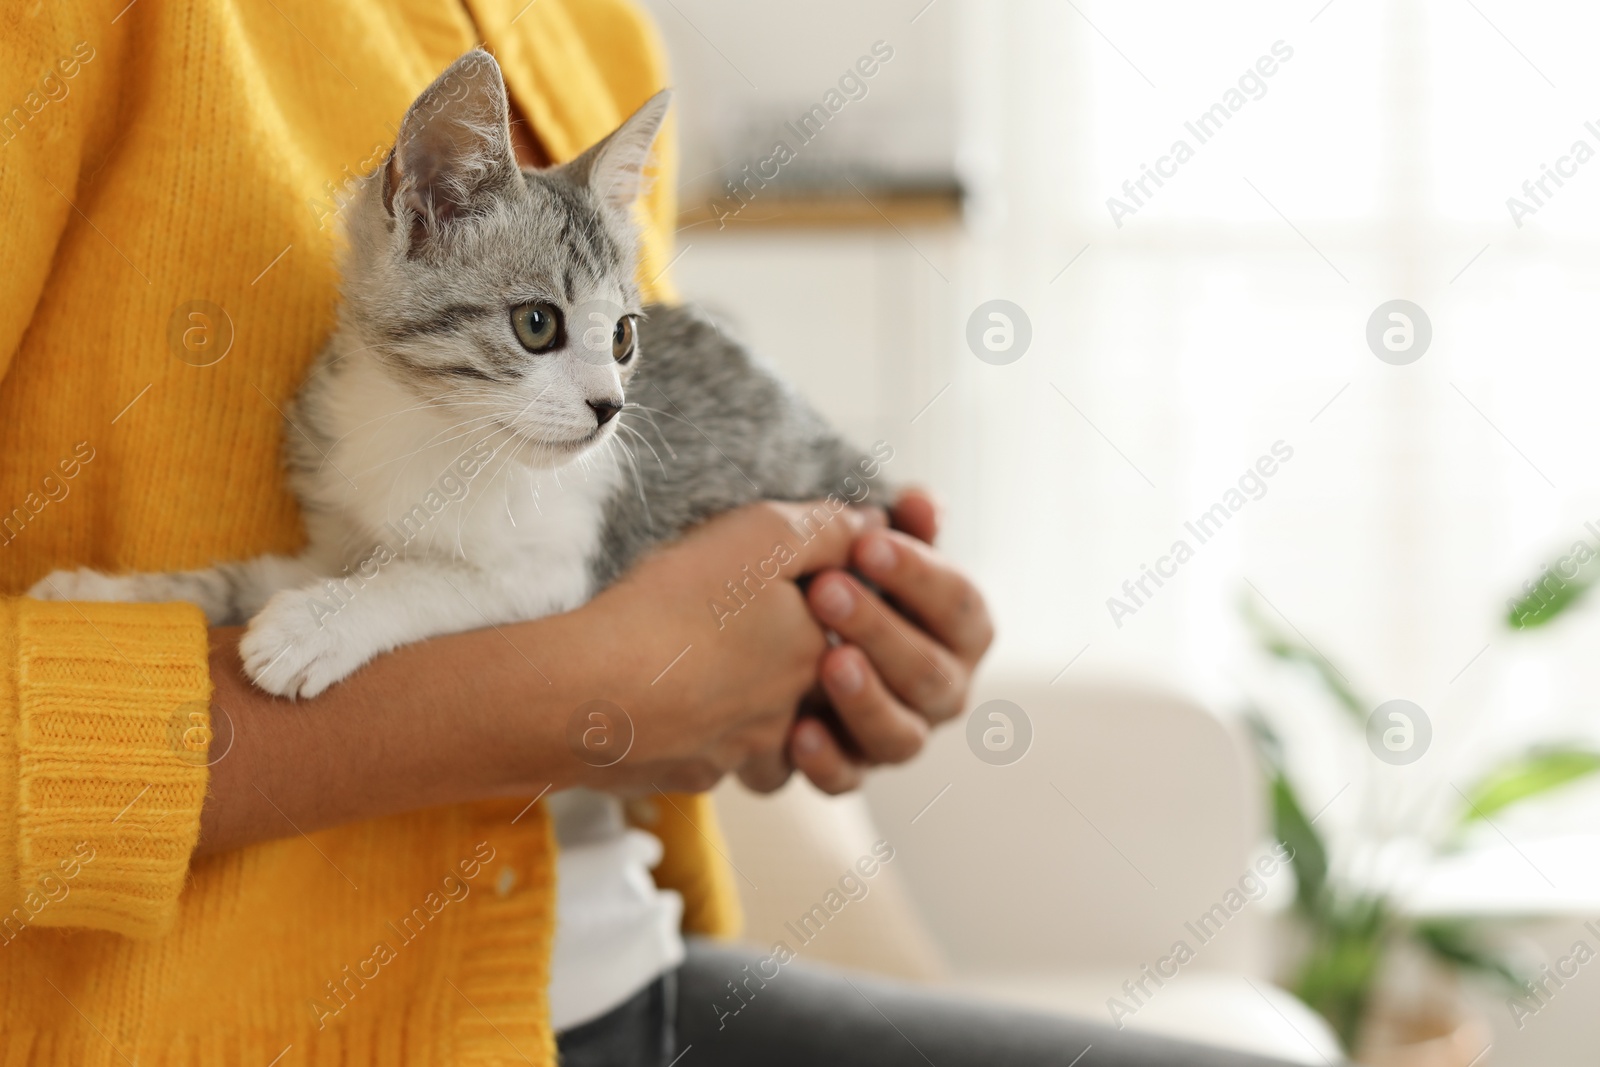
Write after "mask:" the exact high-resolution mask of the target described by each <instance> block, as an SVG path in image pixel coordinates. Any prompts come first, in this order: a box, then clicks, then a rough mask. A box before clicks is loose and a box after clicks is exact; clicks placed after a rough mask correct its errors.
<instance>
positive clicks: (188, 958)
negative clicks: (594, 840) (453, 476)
mask: <svg viewBox="0 0 1600 1067" xmlns="http://www.w3.org/2000/svg"><path fill="white" fill-rule="evenodd" d="M480 41H481V42H484V43H485V44H486V45H487V47H489V49H490V50H491V51H493V52H494V53H495V54H496V55H497V57H498V58H499V59H500V61H501V64H502V66H503V68H504V70H505V73H506V79H507V83H508V85H509V87H510V89H511V93H512V97H513V99H514V100H515V101H516V103H517V104H518V106H519V108H520V110H521V112H522V113H523V114H524V115H525V116H526V117H527V119H528V121H529V123H530V124H531V126H532V127H533V129H534V132H535V133H536V135H537V136H538V138H539V140H540V141H541V142H542V144H543V145H544V147H545V148H546V150H547V151H548V152H549V154H550V155H551V156H552V157H553V158H554V159H556V160H557V161H560V160H565V159H570V158H572V157H573V156H574V155H576V154H577V153H578V152H579V151H581V150H582V149H583V148H585V147H586V146H588V145H589V144H591V143H593V142H594V141H595V140H598V139H599V138H600V137H601V136H603V135H604V134H605V133H606V132H608V131H609V130H611V129H612V128H614V127H615V126H616V125H617V124H618V123H619V122H620V121H621V119H622V118H623V117H624V116H626V115H627V114H628V113H630V112H631V111H632V110H633V109H634V108H635V107H636V106H637V105H638V104H640V103H641V102H642V101H643V100H644V99H646V98H647V97H648V96H649V95H650V94H651V93H652V92H654V91H655V90H656V89H658V88H659V87H660V86H661V85H662V84H664V83H665V77H666V75H665V69H664V65H663V61H662V58H661V53H660V49H659V46H658V44H657V42H656V40H655V38H654V36H653V33H652V31H651V29H650V28H649V27H648V26H647V25H646V24H645V23H644V22H643V20H642V19H641V17H640V16H639V15H638V13H637V12H636V11H634V10H633V9H632V8H631V7H629V6H628V5H627V4H626V2H625V0H537V2H535V3H532V4H529V3H527V0H467V3H466V4H465V5H463V4H462V3H461V0H382V2H379V0H273V2H272V3H265V4H263V3H256V2H253V0H252V2H248V3H243V2H234V0H195V2H193V3H168V2H159V3H158V2H156V0H138V2H135V3H133V4H129V3H128V2H127V0H50V2H45V0H20V2H17V3H9V4H6V5H4V6H3V7H0V218H4V219H5V220H6V228H7V231H6V238H5V280H6V293H5V298H4V299H3V300H0V1012H3V1015H0V1062H3V1063H7V1064H11V1063H18V1064H21V1063H40V1064H72V1065H75V1067H76V1065H98V1064H107V1065H110V1064H124V1063H129V1062H140V1063H160V1064H176V1065H185V1064H194V1065H200V1064H205V1065H207V1067H212V1065H220V1064H248V1065H252V1067H260V1065H264V1064H268V1063H273V1062H278V1058H279V1057H280V1056H281V1057H282V1062H283V1063H285V1064H288V1063H338V1064H369V1063H370V1064H385V1065H391V1064H430V1065H432V1064H498V1063H519V1064H520V1063H533V1064H540V1065H543V1064H551V1063H553V1062H554V1043H553V1037H552V1035H551V1033H550V1029H549V1024H548V1015H547V1011H546V1004H545V990H546V987H547V985H548V980H549V969H548V968H549V950H550V943H551V939H552V934H553V929H554V922H555V916H554V899H555V898H554V891H553V890H554V877H555V857H554V848H555V845H554V841H553V836H552V833H551V830H550V826H549V821H548V818H547V816H546V814H545V812H544V810H543V807H542V805H536V806H534V807H532V808H531V809H530V808H528V801H527V799H526V798H523V799H508V800H505V801H496V802H493V803H484V804H476V805H466V806H460V807H453V808H444V809H436V810H431V811H423V812H416V813H412V814H408V815H403V816H396V817H391V818H386V819H380V820H375V821H371V822H367V823H362V824H358V825H352V826H345V827H340V828H337V829H334V830H329V831H324V832H321V833H317V834H314V835H311V836H310V837H306V836H303V835H299V834H295V833H290V834H289V836H285V837H283V838H281V839H279V840H277V841H271V842H267V843H264V844H260V845H255V846H251V847H249V848H245V849H241V850H238V851H237V852H233V853H229V854H226V855H221V856H213V857H208V858H206V859H204V860H200V861H196V862H193V863H191V862H190V860H189V854H190V852H191V850H192V849H193V846H194V842H195V838H196V834H197V828H198V824H199V812H200V808H201V804H202V801H203V799H204V794H205V788H206V780H207V765H208V764H209V763H211V762H214V761H215V760H218V759H226V758H227V755H226V752H225V751H223V752H217V751H214V750H212V748H211V746H210V741H211V736H212V734H211V717H212V716H217V715H221V714H225V711H226V709H214V710H213V709H209V708H208V704H209V697H210V682H209V679H208V676H207V656H206V631H205V624H204V620H203V619H202V618H201V617H200V615H199V613H198V612H197V611H196V610H195V609H193V608H192V607H188V606H185V605H102V604H59V603H51V604H45V603H37V602H33V601H26V600H22V599H17V598H16V597H17V594H19V593H20V592H21V591H22V590H24V589H26V588H27V587H28V586H29V585H30V584H32V583H33V582H35V581H37V580H38V579H39V578H40V577H41V576H42V575H45V574H47V573H49V572H50V571H51V570H53V569H56V568H60V567H74V566H92V567H97V568H101V569H105V570H111V571H124V570H145V571H148V570H170V569H178V568H185V567H196V566H205V565H209V564H211V563H213V562H215V561H217V560H227V559H241V558H246V557H249V556H253V555H257V554H260V553H263V552H271V551H279V552H284V551H287V552H292V551H294V550H295V549H296V548H297V547H298V546H299V545H300V544H301V542H302V537H303V534H302V532H301V527H300V521H299V516H298V514H297V511H296V508H295V503H294V500H293V498H292V497H291V496H290V495H289V494H288V493H287V492H286V491H285V489H284V487H283V477H282V472H281V469H280V463H279V454H280V447H281V438H282V432H283V428H282V417H281V414H280V410H279V409H281V408H282V407H283V405H284V403H285V401H286V400H287V399H288V398H289V397H290V396H292V395H293V393H294V391H295V390H296V388H297V387H298V385H299V382H300V380H301V377H302V375H303V374H304V372H305V370H306V367H307V365H308V364H309V362H310V360H311V358H312V356H313V355H314V353H315V351H316V349H317V348H318V346H319V345H320V344H321V342H322V340H323V339H324V338H325V337H326V336H327V334H328V333H329V331H330V329H331V327H332V324H333V317H334V312H335V282H336V277H335V267H334V263H335V242H336V240H337V234H338V216H339V211H340V203H341V201H342V199H343V198H344V196H345V193H344V185H345V182H346V181H347V180H348V178H349V177H351V176H354V175H357V174H361V173H364V172H366V171H369V170H370V169H371V168H373V167H375V166H376V165H377V164H378V163H379V162H380V161H381V160H382V158H383V155H384V153H385V152H386V151H387V148H388V146H389V144H391V143H392V141H393V138H394V129H395V125H396V124H397V123H398V121H399V120H400V117H401V116H402V114H404V111H405V109H406V107H407V105H408V104H409V103H410V102H411V100H412V99H413V98H414V97H415V96H416V94H417V93H418V92H419V91H420V90H421V89H422V88H423V87H424V86H426V85H427V84H428V82H429V81H430V80H431V79H432V78H433V77H434V75H436V74H437V73H438V72H439V71H440V70H442V69H444V67H445V66H446V65H448V64H449V62H450V61H451V60H453V59H454V58H455V57H457V56H458V55H460V54H461V53H462V52H464V51H466V50H467V49H468V48H470V47H472V46H473V45H475V44H478V43H479V42H480ZM664 140H665V141H668V142H670V136H669V137H667V138H664ZM662 155H663V156H665V157H666V158H664V159H662V160H661V161H660V166H661V170H662V175H661V178H660V180H658V181H656V182H655V183H654V185H653V187H652V189H651V191H650V193H649V194H648V196H647V197H646V201H645V203H644V205H643V212H644V215H645V216H646V218H647V220H648V223H649V225H648V227H647V230H646V235H645V240H644V245H643V247H644V262H643V265H642V268H641V277H642V278H645V279H656V278H657V276H658V275H659V274H660V272H661V271H662V269H663V268H664V267H665V266H666V265H667V263H668V261H669V259H670V253H669V252H668V247H669V244H670V239H671V230H672V220H673V218H674V211H675V205H674V203H673V182H672V180H671V164H672V160H671V158H670V156H671V153H670V149H669V150H667V151H664V152H663V153H662ZM646 288H647V290H648V291H649V295H650V296H651V297H652V298H654V299H660V298H662V297H663V296H667V295H670V294H667V293H665V292H664V286H663V284H662V283H660V282H659V281H656V282H655V283H654V284H652V285H648V286H647V287H646ZM6 596H9V597H11V598H12V599H3V597H6ZM217 734H218V736H225V735H226V731H223V730H221V729H220V728H219V729H218V730H217ZM658 799H659V798H658ZM656 821H657V825H656V826H653V827H652V829H654V830H655V832H656V833H657V834H658V835H659V836H660V837H661V838H662V840H663V843H664V844H665V846H666V851H667V859H666V860H665V861H664V862H663V864H662V866H661V869H660V872H658V880H659V881H661V883H662V884H663V885H668V886H670V887H672V888H677V889H679V890H680V891H682V892H683V893H684V894H685V897H686V909H685V911H686V915H687V917H688V925H689V927H690V928H691V929H694V930H698V931H703V932H723V931H727V930H728V929H729V928H730V927H731V926H732V924H733V923H734V922H735V921H736V919H735V912H734V910H733V907H734V906H733V903H732V900H733V895H732V893H731V892H730V888H731V887H730V886H729V884H728V878H727V875H726V871H725V869H724V867H723V866H722V864H721V862H720V860H719V859H718V857H717V855H716V853H717V851H718V850H719V849H720V848H722V847H723V846H722V844H721V839H720V836H719V835H718V832H717V829H716V827H715V825H714V822H713V821H712V819H711V812H710V806H709V803H708V801H707V800H706V799H705V798H704V797H686V796H674V797H671V798H668V800H667V801H665V802H663V803H662V804H661V814H660V817H659V818H658V819H657V820H656Z"/></svg>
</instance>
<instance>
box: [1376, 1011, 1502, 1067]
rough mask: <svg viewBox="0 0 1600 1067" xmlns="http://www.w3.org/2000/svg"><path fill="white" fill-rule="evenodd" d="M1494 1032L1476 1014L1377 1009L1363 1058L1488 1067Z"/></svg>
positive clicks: (1401, 1064) (1391, 1064)
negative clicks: (1488, 1052)
mask: <svg viewBox="0 0 1600 1067" xmlns="http://www.w3.org/2000/svg"><path fill="white" fill-rule="evenodd" d="M1493 1039H1494V1035H1493V1034H1492V1032H1491V1031H1490V1030H1489V1024H1488V1023H1486V1022H1484V1021H1483V1020H1482V1019H1480V1018H1477V1017H1475V1016H1467V1017H1462V1016H1459V1015H1449V1014H1444V1013H1440V1012H1424V1011H1419V1012H1410V1013H1401V1014H1394V1015H1390V1014H1378V1013H1375V1014H1374V1015H1373V1016H1372V1018H1371V1019H1370V1020H1368V1022H1367V1026H1366V1038H1365V1040H1363V1041H1362V1043H1361V1045H1362V1047H1361V1055H1360V1056H1359V1057H1358V1059H1359V1061H1360V1062H1361V1063H1362V1064H1364V1065H1365V1067H1487V1064H1488V1063H1489V1057H1487V1056H1485V1055H1484V1050H1485V1049H1487V1048H1488V1047H1489V1043H1490V1042H1491V1041H1492V1040H1493Z"/></svg>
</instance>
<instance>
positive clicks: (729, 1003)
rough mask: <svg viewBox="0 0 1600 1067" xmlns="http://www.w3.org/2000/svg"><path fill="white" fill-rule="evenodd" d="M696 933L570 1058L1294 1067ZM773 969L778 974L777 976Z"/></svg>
mask: <svg viewBox="0 0 1600 1067" xmlns="http://www.w3.org/2000/svg"><path fill="white" fill-rule="evenodd" d="M762 959H763V957H762V956H761V955H760V954H758V953H755V952H751V951H749V950H747V949H738V948H725V947H721V946H714V945H711V944H709V943H706V942H701V941H691V942H690V943H689V955H688V959H687V960H685V962H684V964H683V966H682V967H680V968H679V969H678V970H677V971H675V972H672V973H669V974H667V975H665V976H663V977H662V978H661V979H660V980H658V981H656V982H655V983H653V984H652V985H650V986H648V987H646V988H645V989H644V990H643V991H642V992H640V993H639V994H638V995H637V996H635V997H634V998H633V999H632V1000H630V1001H628V1002H627V1003H626V1004H623V1005H622V1006H621V1007H619V1008H617V1009H615V1010H614V1011H612V1012H610V1013H609V1014H607V1015H604V1016H602V1017H601V1018H599V1019H596V1020H594V1021H593V1022H589V1023H585V1024H584V1025H583V1026H580V1027H576V1028H574V1029H572V1030H569V1031H567V1032H565V1033H563V1034H561V1035H560V1036H559V1038H558V1043H559V1046H560V1049H561V1063H562V1065H563V1067H668V1065H669V1064H674V1063H675V1064H676V1065H677V1067H752V1065H755V1067H869V1065H870V1067H929V1065H930V1064H931V1065H933V1067H966V1065H981V1067H1035V1065H1039V1067H1043V1065H1046V1064H1048V1065H1050V1067H1069V1065H1073V1064H1076V1065H1078V1067H1286V1065H1284V1064H1282V1063H1281V1062H1280V1061H1277V1060H1267V1059H1262V1058H1261V1057H1259V1056H1252V1055H1246V1054H1243V1053H1237V1052H1229V1051H1225V1050H1222V1049H1216V1048H1211V1047H1209V1046H1204V1045H1195V1044H1190V1043H1186V1042H1181V1041H1171V1040H1168V1039H1164V1038H1157V1037H1151V1036H1149V1035H1145V1034H1138V1033H1135V1032H1133V1031H1126V1030H1124V1031H1119V1030H1117V1029H1115V1028H1113V1027H1111V1026H1102V1025H1098V1024H1095V1023H1089V1022H1083V1021H1081V1020H1078V1019H1068V1018H1061V1017H1058V1016H1053V1015H1045V1014H1040V1013H1036V1012H1029V1011H1022V1010H1017V1009H1011V1008H1005V1007H997V1006H995V1005H991V1004H985V1003H981V1002H974V1001H970V1000H963V999H961V998H958V997H953V996H950V995H948V994H940V993H934V992H931V991H929V990H925V989H919V988H917V987H914V986H908V985H902V984H899V983H895V982H889V981H885V980H883V979H880V978H871V977H867V976H864V975H857V974H851V973H849V972H846V971H836V970H832V969H830V968H824V967H818V966H813V965H807V964H806V963H804V962H803V961H799V960H796V961H791V962H789V963H786V964H783V965H782V966H781V967H776V966H775V965H773V964H770V963H769V964H768V967H767V970H766V972H765V974H766V975H770V976H771V977H770V978H766V977H763V975H762V972H761V971H760V968H759V964H760V962H761V961H762ZM774 972H776V973H774Z"/></svg>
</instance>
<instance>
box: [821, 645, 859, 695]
mask: <svg viewBox="0 0 1600 1067" xmlns="http://www.w3.org/2000/svg"><path fill="white" fill-rule="evenodd" d="M828 681H829V683H830V684H831V685H832V687H833V688H834V689H835V690H837V691H838V692H840V693H843V694H845V695H846V696H849V695H851V694H853V693H857V692H859V691H860V690H861V684H862V682H863V681H865V679H864V678H862V676H861V665H860V664H858V663H857V662H856V658H855V657H854V656H852V655H843V656H839V657H837V659H836V661H835V662H834V665H833V667H832V668H831V669H830V670H829V671H828Z"/></svg>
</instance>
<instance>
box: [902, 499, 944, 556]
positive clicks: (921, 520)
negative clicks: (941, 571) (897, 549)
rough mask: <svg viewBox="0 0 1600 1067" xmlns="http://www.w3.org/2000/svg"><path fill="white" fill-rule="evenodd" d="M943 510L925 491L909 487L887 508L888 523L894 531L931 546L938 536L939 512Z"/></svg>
mask: <svg viewBox="0 0 1600 1067" xmlns="http://www.w3.org/2000/svg"><path fill="white" fill-rule="evenodd" d="M943 510H944V509H943V508H942V507H940V506H939V502H938V501H937V500H935V499H934V497H933V494H932V493H930V492H928V491H927V490H926V489H922V488H919V487H917V486H911V487H909V488H907V489H905V490H903V491H902V492H901V493H900V495H899V496H898V497H896V498H895V502H894V504H893V505H891V506H890V508H889V521H890V525H892V526H893V527H894V528H895V529H896V530H903V531H905V532H906V533H908V534H910V535H911V536H912V537H915V538H916V539H917V540H918V541H922V542H923V543H925V544H930V545H931V544H933V542H934V540H935V539H936V538H938V536H939V527H940V525H941V523H940V512H942V511H943Z"/></svg>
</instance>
